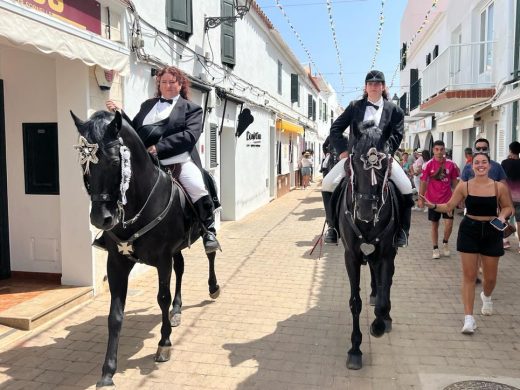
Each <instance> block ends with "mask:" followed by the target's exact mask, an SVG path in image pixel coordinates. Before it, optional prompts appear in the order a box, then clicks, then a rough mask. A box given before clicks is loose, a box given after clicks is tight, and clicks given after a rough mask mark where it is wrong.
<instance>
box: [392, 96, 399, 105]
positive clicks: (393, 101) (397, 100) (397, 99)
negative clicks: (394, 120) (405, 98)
mask: <svg viewBox="0 0 520 390" xmlns="http://www.w3.org/2000/svg"><path fill="white" fill-rule="evenodd" d="M399 101H400V99H399V96H397V93H394V96H393V97H392V103H394V104H395V105H396V106H399Z"/></svg>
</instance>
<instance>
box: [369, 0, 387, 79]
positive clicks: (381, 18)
mask: <svg viewBox="0 0 520 390" xmlns="http://www.w3.org/2000/svg"><path fill="white" fill-rule="evenodd" d="M384 11H385V0H381V11H379V29H378V31H377V38H376V48H375V49H374V57H372V65H370V69H374V66H375V64H376V58H377V55H378V54H379V50H381V37H382V36H383V26H384V24H385V13H384Z"/></svg>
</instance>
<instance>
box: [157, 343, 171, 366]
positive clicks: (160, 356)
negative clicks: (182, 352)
mask: <svg viewBox="0 0 520 390" xmlns="http://www.w3.org/2000/svg"><path fill="white" fill-rule="evenodd" d="M171 348H172V347H161V346H158V347H157V352H156V353H155V361H156V362H157V363H164V362H167V361H168V360H170V355H171Z"/></svg>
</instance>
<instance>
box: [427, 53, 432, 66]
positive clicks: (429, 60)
mask: <svg viewBox="0 0 520 390" xmlns="http://www.w3.org/2000/svg"><path fill="white" fill-rule="evenodd" d="M431 62H432V55H431V54H430V53H428V54H427V55H426V66H428V65H430V63H431Z"/></svg>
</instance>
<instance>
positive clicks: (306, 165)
mask: <svg viewBox="0 0 520 390" xmlns="http://www.w3.org/2000/svg"><path fill="white" fill-rule="evenodd" d="M298 165H299V166H300V170H301V173H302V187H303V189H305V188H307V187H308V186H309V182H310V179H311V167H312V157H311V154H310V153H309V152H308V151H305V152H303V155H302V158H301V159H300V162H299V164H298Z"/></svg>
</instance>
